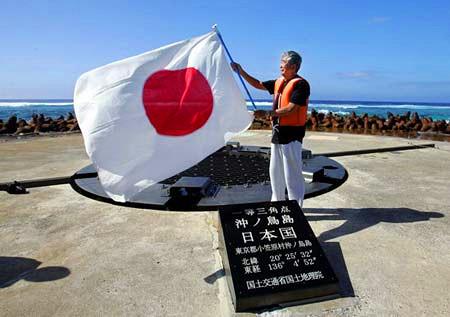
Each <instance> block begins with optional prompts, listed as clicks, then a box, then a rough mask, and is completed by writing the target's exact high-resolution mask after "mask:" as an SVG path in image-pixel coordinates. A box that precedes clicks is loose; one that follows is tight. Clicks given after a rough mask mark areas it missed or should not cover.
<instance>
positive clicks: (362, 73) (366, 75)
mask: <svg viewBox="0 0 450 317" xmlns="http://www.w3.org/2000/svg"><path fill="white" fill-rule="evenodd" d="M336 75H337V76H338V77H340V78H356V79H361V78H370V77H372V75H373V74H372V73H371V72H368V71H357V72H339V73H336Z"/></svg>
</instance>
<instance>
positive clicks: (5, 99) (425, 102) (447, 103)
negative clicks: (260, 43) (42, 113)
mask: <svg viewBox="0 0 450 317" xmlns="http://www.w3.org/2000/svg"><path fill="white" fill-rule="evenodd" d="M53 100H54V101H70V102H73V99H68V98H61V99H60V98H49V99H45V98H36V99H24V98H17V99H16V98H4V99H3V98H0V102H21V101H22V102H26V101H53ZM245 101H246V102H251V100H250V99H245ZM253 101H255V102H258V101H271V99H270V98H257V99H255V98H254V99H253ZM323 101H325V102H374V103H380V102H383V103H392V104H397V103H402V104H405V103H411V104H444V105H450V101H391V100H382V101H377V100H351V99H311V100H310V101H309V102H310V103H314V102H323Z"/></svg>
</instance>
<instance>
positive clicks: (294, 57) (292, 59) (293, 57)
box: [281, 51, 302, 71]
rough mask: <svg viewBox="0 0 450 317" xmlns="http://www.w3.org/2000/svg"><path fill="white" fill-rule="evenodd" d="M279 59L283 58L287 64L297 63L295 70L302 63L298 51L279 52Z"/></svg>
mask: <svg viewBox="0 0 450 317" xmlns="http://www.w3.org/2000/svg"><path fill="white" fill-rule="evenodd" d="M281 59H283V60H285V61H286V62H287V63H288V65H297V71H298V70H299V69H300V66H301V65H302V57H301V56H300V54H299V53H297V52H294V51H287V52H284V53H283V54H281Z"/></svg>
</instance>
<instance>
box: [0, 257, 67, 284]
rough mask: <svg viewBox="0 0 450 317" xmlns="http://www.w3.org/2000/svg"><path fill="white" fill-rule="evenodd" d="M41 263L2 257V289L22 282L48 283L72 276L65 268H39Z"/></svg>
mask: <svg viewBox="0 0 450 317" xmlns="http://www.w3.org/2000/svg"><path fill="white" fill-rule="evenodd" d="M41 263H42V262H39V261H37V260H34V259H29V258H21V257H5V256H0V288H5V287H8V286H11V285H13V284H14V283H16V282H18V281H20V280H25V281H29V282H48V281H54V280H59V279H62V278H65V277H66V276H68V275H69V274H70V270H69V269H68V268H66V267H63V266H47V267H43V268H38V267H39V265H41Z"/></svg>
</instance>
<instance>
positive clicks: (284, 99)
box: [274, 77, 309, 126]
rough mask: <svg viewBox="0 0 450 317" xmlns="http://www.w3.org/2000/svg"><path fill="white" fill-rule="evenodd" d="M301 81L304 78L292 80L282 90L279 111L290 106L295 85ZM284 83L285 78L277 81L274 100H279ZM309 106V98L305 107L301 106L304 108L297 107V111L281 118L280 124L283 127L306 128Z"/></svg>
mask: <svg viewBox="0 0 450 317" xmlns="http://www.w3.org/2000/svg"><path fill="white" fill-rule="evenodd" d="M300 80H303V79H302V78H294V79H291V80H290V81H289V82H288V83H287V84H286V86H285V87H284V89H283V90H282V92H281V94H280V95H279V99H278V109H280V108H285V107H287V106H288V105H289V102H290V99H291V95H292V92H293V91H294V87H295V84H296V83H298V82H299V81H300ZM283 82H284V78H283V77H280V78H278V79H277V80H276V81H275V91H274V98H277V95H278V91H279V90H280V87H281V85H282V84H283ZM308 104H309V98H308V99H306V102H305V104H304V105H300V106H302V107H295V108H296V109H295V110H293V111H292V112H290V113H289V114H287V115H285V116H282V117H279V122H280V125H281V126H304V125H305V124H306V113H307V110H308Z"/></svg>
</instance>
